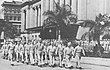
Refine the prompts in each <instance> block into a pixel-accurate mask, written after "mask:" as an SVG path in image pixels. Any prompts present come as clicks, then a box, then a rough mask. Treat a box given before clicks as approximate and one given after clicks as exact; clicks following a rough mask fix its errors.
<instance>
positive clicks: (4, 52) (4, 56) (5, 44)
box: [1, 42, 8, 59]
mask: <svg viewBox="0 0 110 70" xmlns="http://www.w3.org/2000/svg"><path fill="white" fill-rule="evenodd" d="M7 47H8V46H7V43H6V42H5V43H4V44H3V46H2V48H1V49H2V53H3V59H5V58H6V56H7V52H6V49H7Z"/></svg>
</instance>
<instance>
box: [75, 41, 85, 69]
mask: <svg viewBox="0 0 110 70" xmlns="http://www.w3.org/2000/svg"><path fill="white" fill-rule="evenodd" d="M82 54H83V55H85V52H84V49H83V48H82V47H81V43H79V44H78V46H76V47H75V49H74V56H75V59H76V68H81V66H80V61H81V56H82Z"/></svg>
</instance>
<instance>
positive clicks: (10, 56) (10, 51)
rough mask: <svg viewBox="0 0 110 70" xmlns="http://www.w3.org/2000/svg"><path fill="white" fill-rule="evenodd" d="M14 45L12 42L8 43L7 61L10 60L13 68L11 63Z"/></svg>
mask: <svg viewBox="0 0 110 70" xmlns="http://www.w3.org/2000/svg"><path fill="white" fill-rule="evenodd" d="M14 48H15V46H14V44H13V43H12V42H10V44H9V59H10V60H11V65H12V66H13V65H14V63H13V53H14Z"/></svg>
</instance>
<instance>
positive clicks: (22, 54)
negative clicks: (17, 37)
mask: <svg viewBox="0 0 110 70" xmlns="http://www.w3.org/2000/svg"><path fill="white" fill-rule="evenodd" d="M19 50H20V52H19V53H20V59H21V62H22V63H23V62H24V46H23V44H22V43H20V45H19Z"/></svg>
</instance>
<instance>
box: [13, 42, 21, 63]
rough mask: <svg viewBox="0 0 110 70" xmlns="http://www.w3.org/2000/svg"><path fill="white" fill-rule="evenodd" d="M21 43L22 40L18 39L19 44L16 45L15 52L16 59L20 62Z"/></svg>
mask: <svg viewBox="0 0 110 70" xmlns="http://www.w3.org/2000/svg"><path fill="white" fill-rule="evenodd" d="M19 45H20V42H19V41H18V42H17V45H15V49H14V51H15V53H16V61H17V62H19V52H20V49H19Z"/></svg>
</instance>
